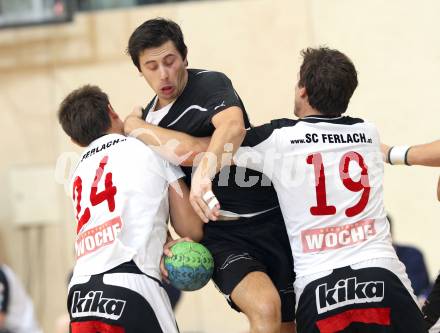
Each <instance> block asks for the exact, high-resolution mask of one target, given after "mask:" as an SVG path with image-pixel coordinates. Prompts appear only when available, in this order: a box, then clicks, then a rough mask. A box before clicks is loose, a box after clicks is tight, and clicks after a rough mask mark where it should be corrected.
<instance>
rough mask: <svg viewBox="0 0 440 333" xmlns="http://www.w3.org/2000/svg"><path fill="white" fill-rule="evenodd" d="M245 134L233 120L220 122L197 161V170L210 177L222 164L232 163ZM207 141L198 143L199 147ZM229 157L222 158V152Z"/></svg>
mask: <svg viewBox="0 0 440 333" xmlns="http://www.w3.org/2000/svg"><path fill="white" fill-rule="evenodd" d="M245 135H246V130H245V129H244V127H243V125H242V124H240V123H236V122H234V121H231V122H228V123H225V124H222V125H221V126H219V127H217V128H216V130H215V131H214V133H213V135H212V137H211V141H210V142H209V146H208V147H207V149H206V154H204V155H203V157H202V159H201V160H200V162H198V161H197V162H198V169H197V170H199V168H200V169H201V170H199V172H202V175H203V176H209V177H210V178H211V179H212V178H213V177H214V175H215V174H216V173H217V172H219V171H220V169H221V168H222V167H224V166H227V165H231V164H232V162H233V161H232V156H233V155H234V154H235V152H236V151H237V149H238V148H239V147H240V145H241V143H242V142H243V139H244V137H245ZM206 144H207V141H205V142H203V143H201V144H200V147H201V148H203V146H205V147H206ZM224 153H227V155H226V156H229V157H230V158H226V159H225V158H223V154H224Z"/></svg>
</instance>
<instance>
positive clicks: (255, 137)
mask: <svg viewBox="0 0 440 333" xmlns="http://www.w3.org/2000/svg"><path fill="white" fill-rule="evenodd" d="M276 129H277V128H276V126H274V124H273V122H271V123H269V124H265V125H262V126H258V127H253V128H250V129H248V130H247V133H246V136H245V138H244V141H243V143H242V145H241V147H240V148H239V149H238V150H237V153H236V154H235V155H234V163H235V164H236V165H237V166H240V167H244V168H249V169H253V170H257V171H260V172H263V173H266V172H265V171H267V170H266V169H267V168H268V167H270V165H272V164H273V162H274V161H276V159H277V151H278V144H277V133H278V132H277V131H276Z"/></svg>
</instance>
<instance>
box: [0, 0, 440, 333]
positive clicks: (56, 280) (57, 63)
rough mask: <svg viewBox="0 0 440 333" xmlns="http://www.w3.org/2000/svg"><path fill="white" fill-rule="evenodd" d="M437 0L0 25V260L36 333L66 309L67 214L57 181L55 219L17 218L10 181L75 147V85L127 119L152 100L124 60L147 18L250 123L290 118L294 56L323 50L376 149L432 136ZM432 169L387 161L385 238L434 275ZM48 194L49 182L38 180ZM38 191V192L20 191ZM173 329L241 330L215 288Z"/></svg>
mask: <svg viewBox="0 0 440 333" xmlns="http://www.w3.org/2000/svg"><path fill="white" fill-rule="evenodd" d="M438 12H440V3H439V2H438V1H436V0H424V1H419V2H417V3H416V2H415V1H409V0H389V1H380V0H370V1H367V2H366V1H361V0H354V1H353V0H235V1H232V0H231V1H206V2H188V3H179V4H173V5H162V6H144V7H136V8H131V9H126V10H109V11H103V12H94V13H85V14H77V15H76V16H75V20H74V22H72V23H69V24H65V25H57V26H46V27H33V28H25V29H8V30H0V114H1V122H0V133H2V134H1V135H2V136H1V138H2V145H1V148H0V149H1V155H0V161H1V164H0V181H1V184H2V186H0V231H1V234H2V235H1V236H2V237H1V244H0V250H1V252H2V253H0V257H4V258H5V259H4V260H6V261H7V262H8V263H9V264H10V265H11V266H12V267H13V268H14V269H15V271H16V272H17V273H18V274H19V275H20V276H21V277H22V279H23V281H24V282H25V284H26V286H27V288H28V290H29V291H30V293H31V295H32V297H33V299H34V302H35V304H36V307H37V311H38V315H39V319H40V322H41V323H42V325H43V327H44V329H45V332H54V322H55V318H56V317H57V316H58V315H60V314H62V313H64V312H65V297H66V276H67V272H68V271H69V269H70V268H71V267H72V266H73V250H72V244H73V237H74V220H73V214H72V210H71V206H70V202H69V201H68V198H67V196H66V194H65V192H64V188H63V186H62V185H57V187H56V195H54V196H51V197H47V199H46V202H49V203H50V206H51V207H53V209H54V210H57V211H59V212H60V213H59V214H58V216H57V217H56V218H55V219H54V220H55V223H51V224H48V225H45V224H43V225H40V226H34V227H22V226H20V227H19V226H17V225H15V224H14V223H13V221H14V217H15V216H16V214H15V212H14V208H13V207H14V205H13V204H14V203H16V202H17V201H19V200H21V198H20V197H17V196H16V195H13V193H12V190H13V188H12V187H11V185H10V174H11V173H12V172H14V171H16V170H22V169H23V168H35V167H48V168H54V167H55V164H56V161H57V159H58V157H59V156H60V155H61V154H62V153H65V152H78V150H76V148H75V147H74V146H73V145H72V144H71V143H70V142H69V140H68V138H66V136H65V135H64V133H62V131H61V129H60V128H59V126H58V124H57V121H56V110H57V107H58V104H59V103H60V101H61V100H62V98H63V97H64V96H65V95H66V94H67V93H68V92H70V91H71V90H72V89H75V88H77V87H78V86H80V85H83V84H86V83H91V84H97V85H99V86H101V88H102V89H103V90H105V91H106V92H107V93H108V94H109V96H110V98H111V101H112V104H113V106H114V108H115V109H116V110H117V111H118V112H119V113H120V114H121V116H125V115H127V114H128V113H129V112H130V111H131V108H132V107H133V106H134V105H136V104H144V105H145V104H146V102H147V101H148V100H149V99H150V98H151V96H152V92H151V90H150V89H149V88H148V87H147V84H146V83H145V82H144V81H143V79H142V78H141V77H139V76H138V74H137V72H136V69H135V67H134V66H133V65H132V64H131V62H130V59H129V57H128V56H126V55H125V54H124V51H125V48H126V44H127V40H128V37H129V36H130V34H131V32H132V31H133V30H134V29H135V28H136V27H137V26H138V25H139V24H140V23H142V22H143V21H144V20H146V19H148V18H153V17H156V16H163V17H168V18H171V19H173V20H175V21H177V22H178V23H179V24H180V25H181V26H182V29H183V31H184V33H185V37H186V42H187V45H188V47H189V64H190V66H191V67H195V68H209V69H215V70H219V71H223V72H225V73H227V74H228V75H229V77H230V78H231V79H232V81H233V82H234V85H235V87H236V89H237V90H238V92H239V93H240V95H241V97H242V98H243V100H244V102H245V104H246V107H247V110H248V112H249V114H250V116H251V118H252V121H253V122H254V123H255V124H259V123H262V122H265V121H268V120H270V119H272V118H280V117H290V116H292V113H293V91H294V85H295V81H296V75H297V71H298V68H299V65H300V62H301V59H300V56H299V51H300V50H301V49H302V48H305V47H307V46H317V45H322V44H325V45H328V46H330V47H332V48H337V49H340V50H342V51H343V52H345V53H347V54H348V55H349V56H350V57H351V58H352V60H353V61H354V63H355V65H356V67H357V69H358V72H359V80H360V85H359V88H358V89H357V91H356V93H355V95H354V97H353V99H352V102H351V105H350V108H349V111H348V112H349V113H350V114H352V115H357V116H360V117H365V118H368V119H369V120H372V121H374V122H375V123H376V124H377V126H378V127H379V129H380V131H381V133H382V138H383V141H384V142H387V143H391V144H395V143H416V142H425V141H430V140H434V139H438V134H439V131H438V128H439V125H438V124H439V121H440V116H439V106H438V105H437V103H436V100H437V99H436V97H437V95H438V92H437V85H436V83H437V78H438V77H439V74H440V35H439V34H438V31H440V22H439V21H438V19H437V14H436V13H438ZM438 176H439V171H438V169H423V168H420V167H411V168H407V167H387V168H386V179H385V199H386V200H385V201H386V206H387V208H388V210H389V211H390V212H391V213H392V215H393V217H394V220H395V223H394V224H395V226H394V229H395V238H396V240H397V241H399V242H402V243H409V244H414V245H416V246H418V247H420V248H421V249H422V250H423V251H424V253H425V256H426V260H427V263H428V266H429V270H430V273H431V276H432V277H434V276H435V274H436V273H437V271H438V269H439V268H440V267H439V266H440V254H439V253H440V251H439V250H438V244H436V242H437V237H436V235H437V234H438V231H439V227H438V225H437V222H438V216H439V212H440V210H439V207H440V205H439V204H438V202H437V201H436V199H435V188H436V181H437V177H438ZM47 183H48V184H47V186H48V187H50V186H52V185H51V184H53V179H48V180H47ZM29 192H30V193H34V194H35V195H36V196H37V197H45V193H47V188H46V186H42V185H38V186H37V185H35V184H33V183H32V182H30V183H29ZM177 320H178V322H179V325H180V328H181V331H182V332H209V333H217V332H218V333H220V332H231V333H235V332H237V333H239V332H245V331H246V329H247V323H246V320H245V318H244V317H243V316H242V315H239V314H237V313H235V312H233V311H230V310H229V309H228V306H227V305H226V304H225V302H224V300H223V297H222V296H221V295H220V294H219V293H218V292H217V291H216V290H215V289H214V287H213V286H212V285H209V286H208V287H206V288H204V289H203V290H202V291H198V292H194V293H187V294H185V296H184V298H183V301H182V302H181V304H180V305H179V306H178V309H177Z"/></svg>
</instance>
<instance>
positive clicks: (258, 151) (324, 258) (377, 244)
mask: <svg viewBox="0 0 440 333" xmlns="http://www.w3.org/2000/svg"><path fill="white" fill-rule="evenodd" d="M234 160H235V163H236V164H237V165H240V166H247V167H248V168H253V169H255V170H258V171H261V172H264V173H265V174H266V175H267V176H269V177H270V178H271V179H272V181H273V183H274V186H275V189H276V191H277V194H278V198H279V200H280V206H281V210H282V212H283V216H284V221H285V223H286V228H287V232H288V235H289V240H290V246H291V248H292V253H293V256H294V260H295V272H296V274H297V277H299V276H304V275H308V274H312V273H315V272H319V271H323V270H328V269H334V268H338V267H343V266H348V265H350V264H353V263H356V262H360V261H363V260H368V259H372V258H384V257H385V258H386V257H391V258H397V257H396V254H395V251H394V249H393V247H392V245H391V238H390V232H389V224H388V222H387V220H386V213H385V210H384V205H383V188H382V181H383V161H382V155H381V152H380V140H379V135H378V132H377V130H376V127H375V126H374V125H373V124H371V123H368V122H364V121H363V120H361V119H356V118H351V117H337V118H326V117H320V118H318V117H306V118H304V119H301V120H290V119H279V120H274V121H272V122H271V123H269V124H266V125H263V126H260V127H256V128H253V129H251V130H249V131H248V133H247V135H246V138H245V140H244V142H243V146H242V148H240V149H239V150H238V152H237V154H236V156H235V158H234Z"/></svg>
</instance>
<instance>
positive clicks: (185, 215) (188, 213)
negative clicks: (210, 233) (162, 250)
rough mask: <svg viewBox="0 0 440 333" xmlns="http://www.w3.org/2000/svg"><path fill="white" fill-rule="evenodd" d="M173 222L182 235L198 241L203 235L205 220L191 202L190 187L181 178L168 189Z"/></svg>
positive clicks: (177, 231) (178, 232)
mask: <svg viewBox="0 0 440 333" xmlns="http://www.w3.org/2000/svg"><path fill="white" fill-rule="evenodd" d="M168 195H169V197H168V198H169V206H170V220H171V224H172V226H173V228H174V230H175V231H176V233H177V234H178V235H179V236H180V237H189V238H191V239H192V240H194V241H196V242H198V241H199V240H201V239H202V237H203V222H202V220H201V219H200V218H199V217H198V215H197V214H196V213H195V212H194V210H193V209H192V207H191V204H190V203H189V189H188V187H187V186H186V184H185V182H184V181H183V179H179V180H178V181H177V182H176V183H173V184H172V186H170V187H169V189H168Z"/></svg>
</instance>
